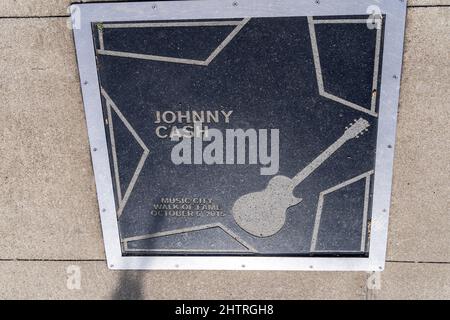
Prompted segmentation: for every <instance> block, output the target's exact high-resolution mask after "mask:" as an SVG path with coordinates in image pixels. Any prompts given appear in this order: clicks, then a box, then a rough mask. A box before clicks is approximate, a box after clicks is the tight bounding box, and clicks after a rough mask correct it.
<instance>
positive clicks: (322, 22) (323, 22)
mask: <svg viewBox="0 0 450 320" xmlns="http://www.w3.org/2000/svg"><path fill="white" fill-rule="evenodd" d="M313 22H314V24H327V23H330V24H333V23H334V24H338V23H367V19H348V20H347V19H329V20H327V19H319V20H313Z"/></svg>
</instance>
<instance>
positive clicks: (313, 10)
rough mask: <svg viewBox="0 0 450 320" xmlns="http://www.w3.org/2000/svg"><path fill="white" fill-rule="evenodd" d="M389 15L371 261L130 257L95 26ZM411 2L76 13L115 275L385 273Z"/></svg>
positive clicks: (291, 0)
mask: <svg viewBox="0 0 450 320" xmlns="http://www.w3.org/2000/svg"><path fill="white" fill-rule="evenodd" d="M374 5H375V6H378V7H379V8H380V9H381V12H382V13H383V14H384V15H385V17H386V21H385V40H384V54H383V66H382V81H381V95H380V112H379V122H378V142H377V154H376V164H375V180H374V195H373V205H372V225H371V237H370V250H369V257H368V258H344V257H343V258H318V257H196V256H190V257H161V256H154V257H123V256H122V251H121V246H120V240H119V232H118V224H117V220H116V209H115V208H116V205H115V201H114V194H113V188H112V177H111V172H110V165H109V157H108V150H107V144H106V134H105V127H104V122H103V114H102V105H101V93H100V87H99V82H98V77H97V68H96V59H95V50H94V41H93V37H92V30H91V23H92V22H117V21H151V20H155V21H157V20H182V19H226V18H246V17H289V16H340V15H358V14H364V15H367V14H368V11H367V10H368V8H369V7H370V6H374ZM406 7H407V1H406V0H340V1H336V0H320V2H319V1H316V0H237V1H236V0H207V1H205V0H203V1H167V2H138V3H91V4H75V5H72V6H71V7H70V10H71V12H72V24H73V29H74V30H73V31H74V38H75V44H76V52H77V59H78V66H79V72H80V80H81V87H82V94H83V101H84V108H85V114H86V121H87V128H88V134H89V142H90V146H91V155H92V164H93V167H94V175H95V181H96V186H97V197H98V203H99V210H100V217H101V223H102V229H103V238H104V244H105V250H106V257H107V261H108V266H109V268H110V269H164V270H177V269H179V270H181V269H189V270H315V271H317V270H324V271H325V270H326V271H381V270H383V269H384V265H385V256H386V245H387V231H388V217H389V207H390V200H391V186H392V167H393V158H394V145H395V134H396V124H397V109H398V100H399V91H400V79H401V67H402V56H403V41H404V28H405V19H406Z"/></svg>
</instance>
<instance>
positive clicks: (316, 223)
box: [309, 193, 323, 252]
mask: <svg viewBox="0 0 450 320" xmlns="http://www.w3.org/2000/svg"><path fill="white" fill-rule="evenodd" d="M322 207H323V195H322V193H320V195H319V203H318V204H317V211H316V219H315V221H314V230H313V236H312V239H311V247H310V249H309V251H310V252H314V251H315V250H316V244H317V237H318V234H319V226H320V219H321V216H322Z"/></svg>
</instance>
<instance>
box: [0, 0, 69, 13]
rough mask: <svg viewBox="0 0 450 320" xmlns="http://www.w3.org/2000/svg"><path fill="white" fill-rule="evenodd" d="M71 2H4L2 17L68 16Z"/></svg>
mask: <svg viewBox="0 0 450 320" xmlns="http://www.w3.org/2000/svg"><path fill="white" fill-rule="evenodd" d="M71 2H77V1H71V0H2V1H1V2H0V17H36V16H57V15H67V14H68V11H67V7H68V6H69V5H70V3H71Z"/></svg>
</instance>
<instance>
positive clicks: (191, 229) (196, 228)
mask: <svg viewBox="0 0 450 320" xmlns="http://www.w3.org/2000/svg"><path fill="white" fill-rule="evenodd" d="M217 227H218V224H216V223H212V224H205V225H202V226H193V227H188V228H181V229H175V230H169V231H161V232H155V233H150V234H144V235H141V236H134V237H128V238H125V239H123V240H122V241H124V242H129V241H139V240H147V239H152V238H159V237H165V236H172V235H174V234H180V233H188V232H194V231H200V230H205V229H211V228H217Z"/></svg>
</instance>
